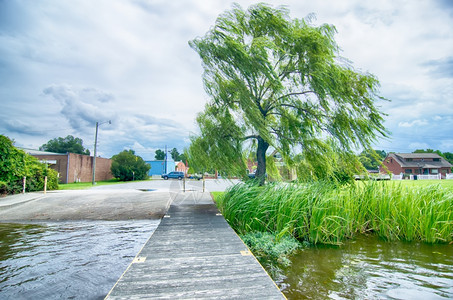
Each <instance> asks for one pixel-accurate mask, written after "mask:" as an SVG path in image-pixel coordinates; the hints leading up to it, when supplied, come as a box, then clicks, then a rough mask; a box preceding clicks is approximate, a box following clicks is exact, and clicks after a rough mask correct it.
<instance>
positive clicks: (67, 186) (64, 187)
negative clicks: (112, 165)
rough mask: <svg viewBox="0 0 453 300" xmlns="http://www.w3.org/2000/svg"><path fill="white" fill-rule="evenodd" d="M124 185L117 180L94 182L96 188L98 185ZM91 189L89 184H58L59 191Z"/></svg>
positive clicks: (91, 185)
mask: <svg viewBox="0 0 453 300" xmlns="http://www.w3.org/2000/svg"><path fill="white" fill-rule="evenodd" d="M121 183H125V182H124V181H119V180H118V179H110V180H106V181H96V186H100V185H111V184H121ZM91 187H93V184H92V183H91V182H74V183H60V184H58V189H59V190H83V189H89V188H91Z"/></svg>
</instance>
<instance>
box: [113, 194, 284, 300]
mask: <svg viewBox="0 0 453 300" xmlns="http://www.w3.org/2000/svg"><path fill="white" fill-rule="evenodd" d="M209 202H210V203H209ZM197 203H203V204H197ZM178 298H179V299H188V298H189V299H193V298H196V299H263V298H265V299H285V297H284V296H283V294H282V293H281V292H280V291H279V289H278V287H277V286H276V285H275V283H274V282H273V281H272V279H271V278H270V277H269V275H268V274H267V273H266V272H265V271H264V269H263V268H262V267H261V265H260V264H259V263H258V261H257V260H256V259H255V257H254V256H253V255H250V252H249V251H248V249H247V247H246V246H245V244H244V243H243V242H242V241H241V239H240V238H239V237H238V236H237V235H236V233H235V232H234V231H233V230H232V229H231V227H230V226H229V225H228V223H227V222H226V221H225V219H224V218H223V216H222V215H221V214H220V213H219V211H218V210H217V208H216V206H215V205H214V203H212V201H208V202H207V203H206V201H196V202H195V203H188V201H185V202H184V205H171V206H170V208H169V210H168V212H167V214H166V216H165V217H164V218H163V219H162V221H161V223H160V225H159V227H158V228H157V229H156V231H155V232H154V233H153V235H152V236H151V238H150V239H149V240H148V242H147V243H146V244H145V246H144V247H143V249H142V250H141V251H140V253H139V254H138V255H137V257H136V258H135V259H134V262H133V263H132V264H131V265H130V266H129V267H128V269H127V270H126V272H125V273H124V274H123V276H122V277H121V278H120V279H119V280H118V282H117V283H116V285H115V286H114V287H113V289H112V290H111V291H110V293H109V294H108V295H107V297H106V299H110V300H113V299H178Z"/></svg>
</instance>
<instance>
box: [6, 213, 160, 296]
mask: <svg viewBox="0 0 453 300" xmlns="http://www.w3.org/2000/svg"><path fill="white" fill-rule="evenodd" d="M159 222H160V221H159V220H145V221H83V222H59V223H42V224H28V225H24V224H0V299H103V298H104V297H105V296H106V295H107V293H108V292H109V291H110V289H111V288H112V287H113V285H114V284H115V282H116V281H117V280H118V279H119V277H120V276H121V274H122V273H123V272H124V271H125V269H126V268H127V266H128V265H129V263H130V262H131V261H132V259H133V258H134V257H135V255H136V254H137V253H138V252H139V251H140V249H141V248H142V246H143V245H144V244H145V242H146V241H147V239H148V238H149V237H150V236H151V233H152V232H153V231H154V230H155V229H156V228H157V226H158V224H159Z"/></svg>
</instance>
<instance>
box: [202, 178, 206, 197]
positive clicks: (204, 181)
mask: <svg viewBox="0 0 453 300" xmlns="http://www.w3.org/2000/svg"><path fill="white" fill-rule="evenodd" d="M205 187H206V180H205V179H204V174H203V193H204V189H205Z"/></svg>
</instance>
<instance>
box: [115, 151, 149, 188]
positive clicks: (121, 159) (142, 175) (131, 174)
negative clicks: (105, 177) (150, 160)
mask: <svg viewBox="0 0 453 300" xmlns="http://www.w3.org/2000/svg"><path fill="white" fill-rule="evenodd" d="M150 168H151V166H150V165H149V164H147V163H146V162H145V161H144V160H143V159H142V158H141V157H140V156H137V155H135V152H134V150H124V151H122V152H120V153H118V154H116V155H113V156H112V166H111V167H110V171H111V172H112V174H113V176H114V177H115V178H118V179H119V180H121V181H131V180H144V179H147V178H148V172H149V169H150Z"/></svg>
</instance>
